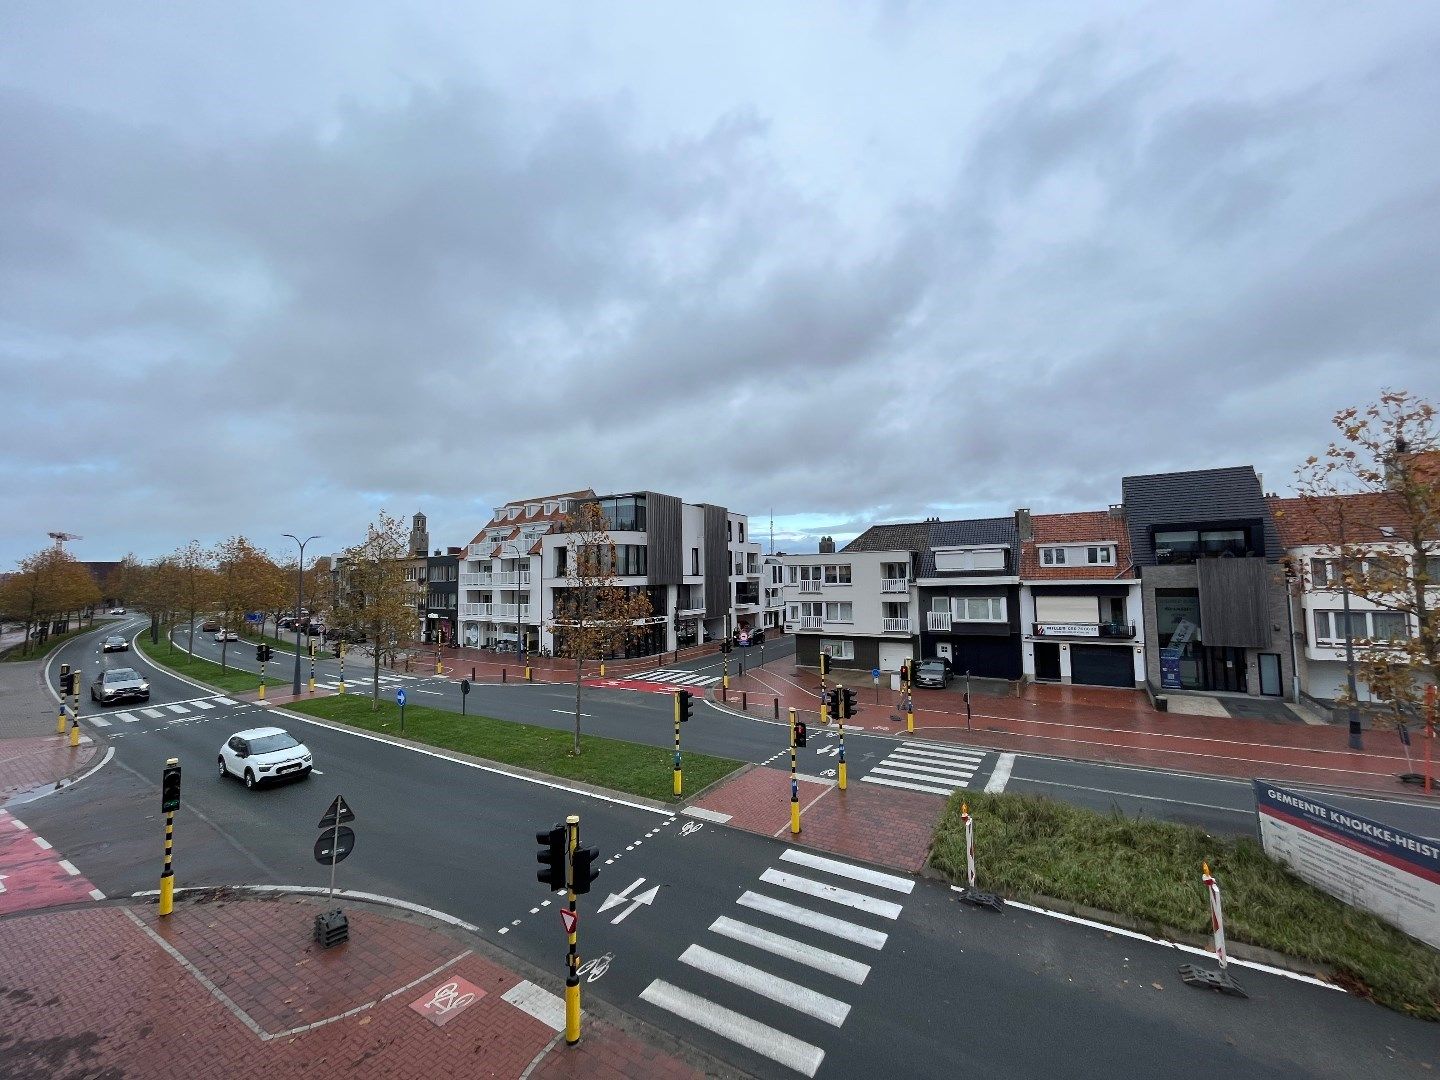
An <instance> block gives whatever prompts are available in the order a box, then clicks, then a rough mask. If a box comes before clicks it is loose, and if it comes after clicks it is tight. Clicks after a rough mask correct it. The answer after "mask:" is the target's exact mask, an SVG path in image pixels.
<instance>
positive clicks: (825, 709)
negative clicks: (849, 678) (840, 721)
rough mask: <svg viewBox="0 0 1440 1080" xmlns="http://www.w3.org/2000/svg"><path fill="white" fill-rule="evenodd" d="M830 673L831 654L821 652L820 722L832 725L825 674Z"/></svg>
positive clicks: (827, 725)
mask: <svg viewBox="0 0 1440 1080" xmlns="http://www.w3.org/2000/svg"><path fill="white" fill-rule="evenodd" d="M828 674H830V654H829V653H826V652H822V653H821V654H820V723H822V724H824V725H825V726H826V727H829V726H830V700H829V698H828V697H827V696H826V691H825V676H826V675H828Z"/></svg>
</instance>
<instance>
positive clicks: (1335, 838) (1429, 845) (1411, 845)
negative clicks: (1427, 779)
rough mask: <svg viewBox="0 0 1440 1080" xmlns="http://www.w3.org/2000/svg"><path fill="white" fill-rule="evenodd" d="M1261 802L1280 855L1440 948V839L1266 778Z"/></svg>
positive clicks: (1273, 848)
mask: <svg viewBox="0 0 1440 1080" xmlns="http://www.w3.org/2000/svg"><path fill="white" fill-rule="evenodd" d="M1255 806H1256V809H1257V811H1258V812H1259V815H1260V839H1261V842H1262V843H1263V844H1264V846H1265V851H1266V853H1267V854H1269V855H1270V856H1271V857H1272V858H1275V859H1278V860H1279V861H1280V862H1283V863H1284V864H1285V865H1286V866H1288V867H1289V868H1290V870H1291V871H1292V872H1293V873H1295V874H1296V875H1297V876H1298V877H1301V878H1303V879H1305V880H1306V881H1308V882H1309V883H1310V884H1312V885H1314V886H1315V887H1316V888H1319V889H1323V890H1324V891H1325V892H1328V893H1330V894H1331V895H1332V896H1336V897H1338V898H1339V899H1341V900H1343V901H1344V902H1345V903H1347V904H1350V905H1351V906H1353V907H1357V908H1361V909H1363V910H1365V911H1368V912H1370V913H1371V914H1373V915H1377V916H1379V917H1380V918H1382V919H1384V920H1385V921H1386V922H1388V923H1391V924H1392V925H1394V926H1397V927H1399V928H1400V929H1401V930H1404V931H1405V932H1406V933H1407V934H1409V935H1411V936H1412V937H1416V938H1419V939H1420V940H1421V941H1423V942H1425V943H1426V944H1428V945H1431V946H1433V947H1435V948H1437V949H1440V842H1436V841H1433V840H1427V839H1426V838H1425V837H1423V836H1417V835H1415V834H1414V833H1408V832H1405V831H1404V830H1403V829H1396V828H1393V827H1391V826H1389V825H1382V824H1381V823H1380V822H1378V821H1372V820H1371V819H1370V818H1367V817H1364V816H1363V815H1361V814H1357V813H1355V812H1353V811H1351V810H1342V809H1341V808H1340V807H1338V806H1332V805H1331V804H1329V803H1326V802H1322V801H1321V800H1319V799H1317V798H1316V797H1315V796H1313V795H1308V794H1304V793H1301V792H1297V791H1291V790H1289V789H1288V788H1282V787H1279V786H1278V785H1276V784H1269V783H1266V782H1265V781H1264V780H1256V781H1255Z"/></svg>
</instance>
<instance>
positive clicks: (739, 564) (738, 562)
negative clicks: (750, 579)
mask: <svg viewBox="0 0 1440 1080" xmlns="http://www.w3.org/2000/svg"><path fill="white" fill-rule="evenodd" d="M735 576H736V577H744V576H745V556H744V555H741V554H740V553H739V552H738V551H737V552H736V553H735Z"/></svg>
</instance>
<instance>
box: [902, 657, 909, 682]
mask: <svg viewBox="0 0 1440 1080" xmlns="http://www.w3.org/2000/svg"><path fill="white" fill-rule="evenodd" d="M900 681H901V682H902V683H908V682H909V681H910V664H909V663H908V662H907V661H903V660H902V661H901V662H900Z"/></svg>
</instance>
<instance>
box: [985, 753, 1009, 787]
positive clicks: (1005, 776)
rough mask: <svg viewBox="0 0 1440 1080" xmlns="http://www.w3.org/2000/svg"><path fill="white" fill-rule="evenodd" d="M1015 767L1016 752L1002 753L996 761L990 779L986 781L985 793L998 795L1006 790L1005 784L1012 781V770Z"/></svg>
mask: <svg viewBox="0 0 1440 1080" xmlns="http://www.w3.org/2000/svg"><path fill="white" fill-rule="evenodd" d="M1013 768H1015V755H1014V754H1001V755H1000V756H999V758H997V759H996V761H995V768H994V769H992V770H991V772H990V779H989V780H987V781H986V782H985V794H987V795H998V794H1000V792H1002V791H1004V790H1005V785H1006V784H1007V783H1009V782H1010V770H1011V769H1013Z"/></svg>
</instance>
